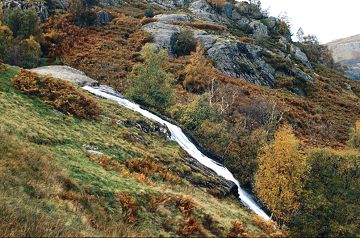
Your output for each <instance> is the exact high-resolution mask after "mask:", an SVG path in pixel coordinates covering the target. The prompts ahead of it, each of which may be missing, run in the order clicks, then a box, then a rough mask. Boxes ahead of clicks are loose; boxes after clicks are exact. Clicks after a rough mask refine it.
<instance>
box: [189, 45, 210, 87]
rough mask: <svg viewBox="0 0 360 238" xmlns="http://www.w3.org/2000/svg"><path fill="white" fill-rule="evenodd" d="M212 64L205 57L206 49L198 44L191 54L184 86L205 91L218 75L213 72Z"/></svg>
mask: <svg viewBox="0 0 360 238" xmlns="http://www.w3.org/2000/svg"><path fill="white" fill-rule="evenodd" d="M212 72H213V69H212V64H211V62H210V61H209V60H207V59H205V57H204V50H203V49H202V48H201V47H200V46H199V45H198V46H197V48H196V52H194V53H192V54H191V57H190V63H189V64H188V65H186V67H185V70H184V74H185V80H184V82H183V85H184V87H185V88H186V89H187V90H188V91H190V92H198V93H201V92H204V91H205V90H206V89H208V88H209V86H210V84H211V81H212V80H214V79H215V77H216V75H214V74H212Z"/></svg>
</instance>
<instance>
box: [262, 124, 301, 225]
mask: <svg viewBox="0 0 360 238" xmlns="http://www.w3.org/2000/svg"><path fill="white" fill-rule="evenodd" d="M258 164H259V168H258V171H257V173H256V177H255V188H256V192H257V194H258V195H259V197H260V199H261V200H262V201H263V202H264V203H265V205H266V206H267V207H268V208H269V209H270V210H271V212H272V213H273V214H274V215H275V216H276V217H277V218H278V219H281V220H282V221H290V219H291V218H292V217H293V216H294V215H295V214H296V213H297V212H298V211H299V209H300V194H301V193H302V190H303V176H304V174H305V172H306V163H305V157H304V156H303V155H302V153H301V152H300V150H299V141H298V140H297V139H296V137H295V135H294V134H293V132H292V129H291V128H290V127H288V126H284V127H282V128H280V129H279V130H278V131H277V132H276V133H275V140H274V142H273V143H271V144H269V145H265V146H264V147H263V149H262V153H261V155H260V156H259V157H258Z"/></svg>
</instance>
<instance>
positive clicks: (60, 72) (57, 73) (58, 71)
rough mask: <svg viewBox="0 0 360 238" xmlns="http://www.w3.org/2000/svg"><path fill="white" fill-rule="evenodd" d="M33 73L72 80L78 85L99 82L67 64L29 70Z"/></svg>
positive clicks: (92, 84)
mask: <svg viewBox="0 0 360 238" xmlns="http://www.w3.org/2000/svg"><path fill="white" fill-rule="evenodd" d="M31 71H32V72H34V73H37V74H40V75H44V76H51V77H54V78H59V79H64V80H68V81H71V82H74V83H76V84H78V85H80V86H86V85H88V86H95V85H98V84H99V83H98V82H97V81H95V80H94V79H91V78H89V77H88V76H86V75H85V73H83V72H81V71H79V70H77V69H74V68H71V67H68V66H45V67H40V68H35V69H32V70H31Z"/></svg>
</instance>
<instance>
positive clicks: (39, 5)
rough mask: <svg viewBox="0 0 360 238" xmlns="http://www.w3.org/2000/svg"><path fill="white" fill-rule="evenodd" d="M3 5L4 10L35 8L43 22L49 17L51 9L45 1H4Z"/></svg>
mask: <svg viewBox="0 0 360 238" xmlns="http://www.w3.org/2000/svg"><path fill="white" fill-rule="evenodd" d="M2 4H3V5H2V6H3V9H12V8H20V9H22V10H25V9H29V8H32V7H33V8H35V11H36V13H37V15H38V16H39V18H40V21H42V22H44V21H45V20H46V19H47V18H48V17H49V8H48V7H47V5H46V3H45V2H44V1H25V0H5V1H2ZM0 6H1V5H0Z"/></svg>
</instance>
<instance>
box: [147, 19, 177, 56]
mask: <svg viewBox="0 0 360 238" xmlns="http://www.w3.org/2000/svg"><path fill="white" fill-rule="evenodd" d="M142 29H143V30H144V31H146V32H148V33H151V34H152V36H153V37H154V42H155V46H156V47H158V48H163V49H166V50H167V51H168V52H169V53H170V54H172V53H173V46H174V44H175V41H176V36H177V34H178V33H179V32H180V29H181V27H180V26H174V25H170V24H165V23H163V22H152V23H149V24H146V25H144V26H143V28H142Z"/></svg>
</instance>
